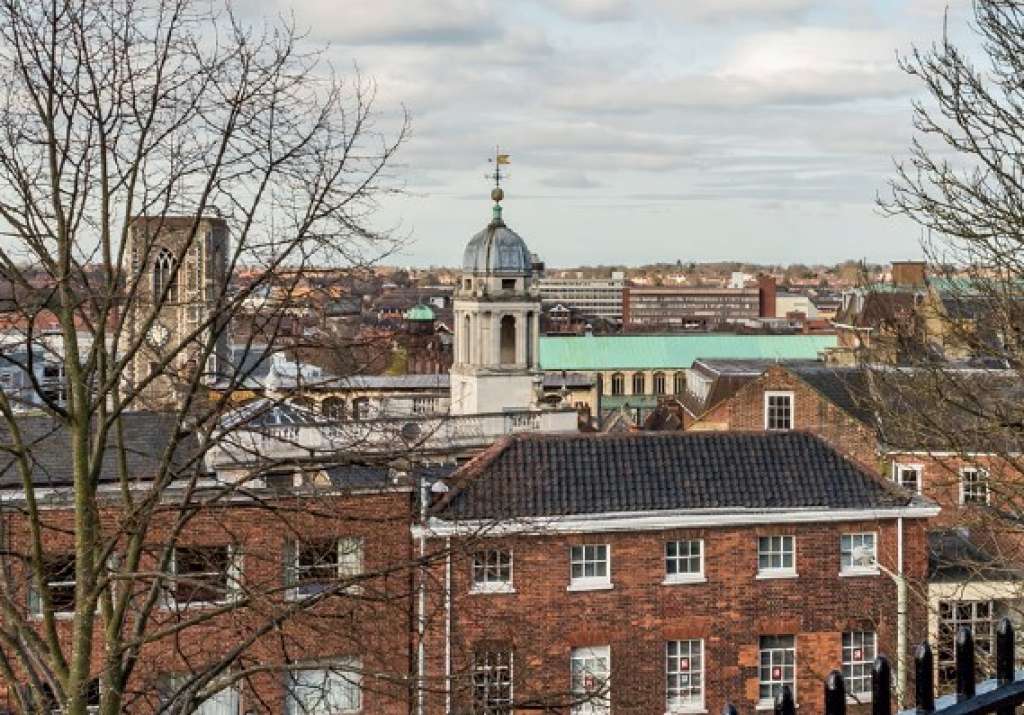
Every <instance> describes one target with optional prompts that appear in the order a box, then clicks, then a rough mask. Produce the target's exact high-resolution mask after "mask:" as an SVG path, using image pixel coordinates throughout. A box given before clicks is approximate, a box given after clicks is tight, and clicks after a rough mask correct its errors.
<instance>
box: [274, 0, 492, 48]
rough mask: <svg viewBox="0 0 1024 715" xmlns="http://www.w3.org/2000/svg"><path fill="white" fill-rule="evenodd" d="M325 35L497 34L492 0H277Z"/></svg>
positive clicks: (413, 38)
mask: <svg viewBox="0 0 1024 715" xmlns="http://www.w3.org/2000/svg"><path fill="white" fill-rule="evenodd" d="M275 2H276V4H277V7H278V10H279V11H282V12H290V11H293V12H294V13H295V17H296V20H297V21H298V24H299V26H300V27H302V26H307V27H309V28H310V30H311V32H312V35H313V36H314V37H316V38H320V39H328V40H336V41H340V42H346V43H352V44H404V43H411V44H419V43H423V44H462V43H475V42H480V41H482V40H484V39H486V38H488V37H492V36H494V35H495V34H497V30H498V27H499V25H498V23H497V22H496V19H495V15H494V12H493V11H494V9H495V4H494V3H491V2H488V1H487V0H423V1H420V0H417V1H416V2H408V1H407V0H345V2H338V0H275Z"/></svg>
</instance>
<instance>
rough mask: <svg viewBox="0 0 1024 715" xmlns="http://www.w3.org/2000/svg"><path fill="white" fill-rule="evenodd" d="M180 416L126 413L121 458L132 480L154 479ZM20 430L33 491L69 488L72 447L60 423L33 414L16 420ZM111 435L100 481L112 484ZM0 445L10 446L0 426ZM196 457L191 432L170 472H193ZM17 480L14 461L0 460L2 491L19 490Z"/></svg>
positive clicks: (114, 465)
mask: <svg viewBox="0 0 1024 715" xmlns="http://www.w3.org/2000/svg"><path fill="white" fill-rule="evenodd" d="M177 418H178V415H176V414H173V413H160V412H127V413H125V414H124V415H123V418H122V423H121V424H122V427H123V431H124V441H125V458H126V461H127V468H128V475H129V478H130V479H132V480H145V479H149V478H152V477H154V476H156V471H157V470H158V469H159V468H160V465H161V464H162V462H163V459H164V450H166V449H167V446H168V445H169V443H170V441H171V437H172V435H173V434H174V430H175V425H176V424H177ZM18 429H19V431H20V432H21V436H22V439H23V440H24V441H25V444H26V447H27V451H28V453H29V462H30V464H31V467H32V481H33V483H34V484H35V486H37V487H57V486H67V485H70V484H71V483H72V480H73V470H72V464H71V445H70V441H69V436H68V433H67V431H66V430H65V428H64V427H63V425H62V424H61V423H59V422H57V421H55V420H54V419H52V418H51V417H48V416H42V415H32V416H25V417H20V418H18ZM114 439H115V438H114V434H113V431H111V433H110V435H109V436H108V444H109V448H108V449H107V450H106V453H105V454H104V459H103V464H102V465H101V468H100V471H99V475H98V478H99V481H101V482H111V481H116V480H118V479H119V478H120V474H119V472H118V469H117V456H118V452H119V450H118V449H117V447H115V444H116V443H115V441H114ZM0 443H2V444H4V445H12V442H11V437H10V434H9V433H8V430H7V428H6V426H2V427H0ZM198 454H199V446H198V440H197V439H196V436H195V433H194V432H192V433H188V434H186V435H182V436H181V440H180V441H179V442H178V446H177V450H176V451H175V454H174V471H175V472H179V473H181V474H180V475H181V476H184V475H185V473H188V474H191V473H192V472H193V471H194V470H195V468H196V461H198V460H196V459H195V455H198ZM20 486H21V476H20V474H19V472H18V468H17V464H16V462H15V460H14V458H13V457H12V456H11V455H10V454H8V453H3V454H2V456H0V487H4V488H10V487H20Z"/></svg>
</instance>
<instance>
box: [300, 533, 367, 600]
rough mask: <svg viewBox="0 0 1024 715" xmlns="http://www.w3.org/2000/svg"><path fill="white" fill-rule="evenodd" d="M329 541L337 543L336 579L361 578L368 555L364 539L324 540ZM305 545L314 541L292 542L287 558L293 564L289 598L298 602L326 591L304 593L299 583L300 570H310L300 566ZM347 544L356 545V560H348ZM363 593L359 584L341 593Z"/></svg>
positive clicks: (341, 538)
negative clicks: (300, 557)
mask: <svg viewBox="0 0 1024 715" xmlns="http://www.w3.org/2000/svg"><path fill="white" fill-rule="evenodd" d="M328 540H333V541H334V542H335V543H334V548H335V550H336V553H337V555H338V562H337V564H336V567H337V573H336V574H335V578H337V579H338V580H339V581H340V580H341V579H345V578H352V577H354V576H359V575H361V574H362V573H363V572H364V561H365V558H366V554H365V551H366V544H365V541H364V540H363V538H362V537H359V536H335V537H330V539H323V541H328ZM304 543H305V544H311V543H313V540H308V541H301V540H295V541H292V542H291V553H289V554H287V557H288V558H290V559H291V564H290V567H291V568H290V570H289V577H290V579H291V583H289V584H288V587H289V588H288V598H290V599H292V600H297V599H301V598H311V597H313V596H316V595H317V594H319V593H321V592H322V591H323V590H324V589H321V590H310V591H309V592H303V586H301V585H299V583H298V580H299V574H300V570H301V569H303V568H310V567H308V566H307V567H303V566H301V565H300V564H299V556H300V554H301V551H302V549H301V547H302V545H303V544H304ZM346 544H354V545H356V548H355V549H354V550H353V551H352V553H354V554H355V555H356V558H355V559H351V560H346V559H347V557H349V556H350V555H351V553H350V551H349V550H348V549H347V548H346V547H345V545H346ZM352 565H354V566H355V568H354V569H350V568H349V566H352ZM310 587H312V584H310ZM361 591H362V588H361V587H360V585H359V584H350V585H349V586H346V587H345V588H344V589H342V590H341V591H339V593H341V592H343V593H360V592H361Z"/></svg>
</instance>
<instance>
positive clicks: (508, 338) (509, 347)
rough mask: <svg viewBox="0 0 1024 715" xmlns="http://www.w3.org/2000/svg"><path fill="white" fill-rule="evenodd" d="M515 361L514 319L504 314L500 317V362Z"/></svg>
mask: <svg viewBox="0 0 1024 715" xmlns="http://www.w3.org/2000/svg"><path fill="white" fill-rule="evenodd" d="M515 361H516V319H515V317H514V316H511V315H506V316H503V317H502V319H501V364H502V365H513V364H515Z"/></svg>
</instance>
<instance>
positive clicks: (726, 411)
mask: <svg viewBox="0 0 1024 715" xmlns="http://www.w3.org/2000/svg"><path fill="white" fill-rule="evenodd" d="M773 390H779V391H790V392H792V393H793V427H794V429H798V430H804V431H807V432H810V433H812V434H815V435H818V436H819V437H821V438H822V439H824V440H825V441H827V442H828V443H829V444H831V445H832V446H833V447H834V448H835V449H836V450H837V451H839V452H840V453H842V454H844V455H846V456H847V457H850V458H851V459H853V460H854V461H856V462H858V463H859V464H861V465H862V466H863V467H865V468H867V469H868V470H870V471H872V472H877V471H878V470H879V463H880V460H879V457H878V454H877V439H876V437H875V433H874V430H872V429H871V428H869V427H868V426H867V425H865V424H864V423H863V422H860V421H859V420H857V419H855V418H853V417H852V416H850V415H849V414H848V413H847V412H845V411H844V410H842V409H840V408H839V407H838V406H837V405H836V404H835V403H833V402H831V401H830V400H828V399H826V398H825V397H824V396H822V394H821V393H819V392H818V391H817V390H815V389H814V388H813V387H811V386H810V385H808V384H807V383H805V382H804V381H803V380H801V379H799V378H797V377H796V376H794V375H792V374H790V373H789V372H788V371H787V370H786V369H785V368H784V367H782V366H778V365H775V366H772V367H770V368H768V369H767V370H766V371H765V373H764V374H763V375H761V377H759V378H757V379H756V380H753V381H751V382H749V383H747V384H746V385H744V386H743V387H741V388H740V389H739V390H738V391H737V392H736V394H735V395H733V396H732V397H730V398H729V399H727V400H725V401H723V402H722V403H720V404H719V405H716V406H715V407H714V408H712V409H711V410H710V411H709V412H708V413H707V414H706V415H703V416H702V418H701V419H699V420H696V421H695V422H693V423H691V424H690V425H689V426H688V427H687V429H691V430H700V429H718V430H743V431H754V432H763V431H764V429H765V417H764V400H765V397H764V395H765V392H768V391H773Z"/></svg>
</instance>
